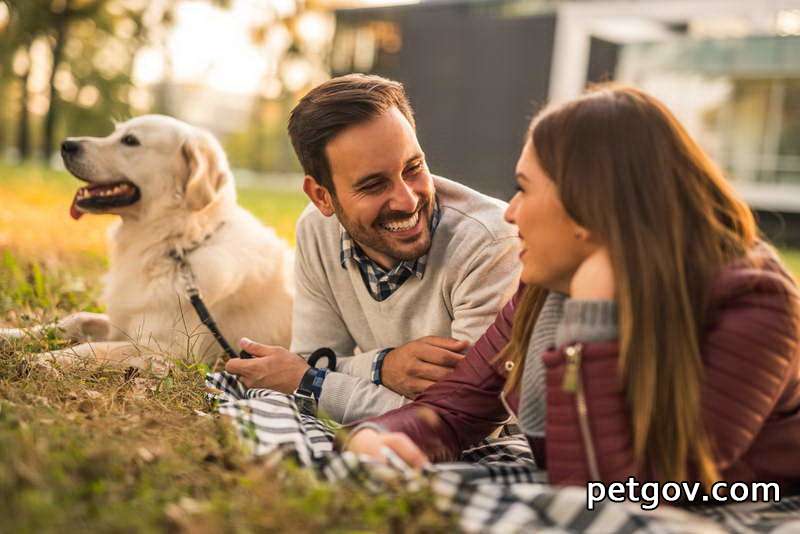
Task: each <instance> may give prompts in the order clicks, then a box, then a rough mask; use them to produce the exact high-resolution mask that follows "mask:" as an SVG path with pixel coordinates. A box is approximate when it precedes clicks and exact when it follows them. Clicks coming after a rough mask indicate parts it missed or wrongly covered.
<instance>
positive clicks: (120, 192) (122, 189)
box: [69, 180, 141, 219]
mask: <svg viewBox="0 0 800 534" xmlns="http://www.w3.org/2000/svg"><path fill="white" fill-rule="evenodd" d="M140 197H141V193H139V188H138V187H136V186H135V185H134V184H132V183H131V182H129V181H127V180H122V181H119V182H114V183H111V184H90V185H87V186H86V187H81V188H80V189H78V192H77V193H75V198H74V199H72V206H70V209H69V214H70V215H71V216H72V218H73V219H80V218H81V216H82V215H83V214H84V212H85V211H105V210H107V209H111V208H121V207H124V206H130V205H131V204H134V203H135V202H137V201H138V200H139V198H140Z"/></svg>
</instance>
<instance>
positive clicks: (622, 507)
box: [206, 373, 800, 534]
mask: <svg viewBox="0 0 800 534" xmlns="http://www.w3.org/2000/svg"><path fill="white" fill-rule="evenodd" d="M206 384H207V391H208V392H209V395H210V396H211V397H213V399H214V400H215V401H216V403H217V406H218V410H219V413H220V414H223V415H226V416H229V417H231V418H232V419H233V421H234V423H235V426H236V429H237V432H238V434H239V436H240V438H241V440H242V442H243V443H244V444H245V446H246V447H248V448H249V449H250V450H251V451H252V453H253V454H254V455H255V456H265V455H273V456H274V457H276V458H283V457H291V458H294V459H295V460H296V461H297V462H299V463H300V464H301V465H303V466H306V467H308V468H310V469H312V470H314V472H315V473H316V474H317V476H318V477H319V478H321V479H324V480H327V481H329V482H340V481H345V480H347V481H355V482H356V483H359V484H362V485H363V486H364V487H365V489H366V490H367V491H372V492H381V491H389V489H388V488H390V487H394V488H396V487H398V483H399V484H401V485H402V486H403V487H405V488H407V489H409V490H412V491H413V490H418V489H422V488H425V487H427V488H429V489H430V490H432V491H433V493H434V495H435V496H436V506H437V508H438V509H440V510H442V511H443V512H451V513H453V514H455V516H456V517H458V518H459V524H460V526H461V528H462V529H463V530H464V531H465V532H497V533H500V532H502V533H506V532H518V531H523V530H524V531H531V530H538V531H545V532H584V531H588V532H659V533H672V532H675V533H678V532H680V533H683V532H703V533H706V532H736V533H752V532H773V533H776V534H777V533H778V532H781V533H782V532H800V496H797V497H789V498H784V499H782V500H781V502H779V503H771V504H767V503H756V504H749V503H748V504H733V505H727V506H716V507H697V508H694V509H693V510H692V511H691V512H690V511H687V510H684V509H678V508H674V507H670V506H666V505H662V506H660V507H659V508H658V509H656V510H653V511H645V510H642V509H641V508H640V507H639V506H638V505H636V504H633V503H626V504H619V503H611V502H608V501H606V502H603V503H598V504H596V505H595V508H594V510H593V511H589V510H587V509H586V490H585V488H579V487H570V488H563V487H562V488H559V487H553V486H550V485H548V484H547V483H546V475H545V473H544V472H543V471H541V470H539V469H537V467H536V462H535V461H534V459H533V456H532V455H531V452H530V449H529V448H528V444H527V442H526V440H525V439H524V436H522V435H512V436H505V437H501V438H496V439H491V440H486V441H484V442H483V443H481V444H479V445H478V446H476V447H474V448H472V449H469V450H466V451H464V452H463V453H462V457H461V459H460V460H461V461H460V462H453V463H444V464H435V465H434V466H433V467H431V468H429V469H426V470H425V471H423V472H422V473H420V472H418V471H414V470H412V469H410V468H409V467H408V466H406V465H404V464H403V463H402V461H400V460H399V459H395V461H393V462H391V465H390V466H383V465H378V464H375V463H373V462H370V461H368V460H366V459H364V458H361V457H357V456H355V455H353V454H351V453H349V452H345V453H339V452H337V451H335V450H334V439H333V438H334V433H335V432H336V430H337V429H338V425H336V424H335V423H332V422H329V421H325V420H322V419H317V418H315V417H310V416H307V415H304V414H301V413H300V412H299V410H298V409H297V406H296V405H295V403H294V400H293V398H292V396H291V395H284V394H282V393H277V392H275V391H271V390H266V389H249V390H248V389H246V388H245V387H244V386H243V385H242V384H240V383H239V382H238V381H237V380H236V378H235V377H234V376H233V375H230V374H228V373H214V374H209V375H207V377H206ZM390 481H391V484H390V483H389V482H390Z"/></svg>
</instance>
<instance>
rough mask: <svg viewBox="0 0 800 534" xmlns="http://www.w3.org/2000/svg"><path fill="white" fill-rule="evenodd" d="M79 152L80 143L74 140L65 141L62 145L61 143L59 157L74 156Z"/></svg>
mask: <svg viewBox="0 0 800 534" xmlns="http://www.w3.org/2000/svg"><path fill="white" fill-rule="evenodd" d="M80 151H81V143H80V141H76V140H75V139H65V140H64V142H63V143H61V156H62V157H65V158H66V157H69V156H76V155H78V154H79V153H80Z"/></svg>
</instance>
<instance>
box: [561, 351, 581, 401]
mask: <svg viewBox="0 0 800 534" xmlns="http://www.w3.org/2000/svg"><path fill="white" fill-rule="evenodd" d="M582 348H583V347H582V346H581V344H580V343H578V344H576V345H570V346H569V347H567V348H566V350H565V351H564V354H565V356H566V360H567V366H566V368H565V369H564V378H563V380H562V382H561V389H563V390H564V391H567V392H569V393H575V391H576V390H577V389H578V373H579V372H580V368H581V349H582Z"/></svg>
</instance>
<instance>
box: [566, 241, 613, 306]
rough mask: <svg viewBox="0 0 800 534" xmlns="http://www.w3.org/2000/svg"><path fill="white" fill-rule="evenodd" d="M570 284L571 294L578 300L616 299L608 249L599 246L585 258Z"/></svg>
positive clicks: (571, 296)
mask: <svg viewBox="0 0 800 534" xmlns="http://www.w3.org/2000/svg"><path fill="white" fill-rule="evenodd" d="M569 286H570V288H569V296H570V298H573V299H576V300H614V299H615V297H616V284H615V282H614V269H613V268H612V266H611V258H610V257H609V255H608V250H607V249H606V248H605V247H598V248H597V250H595V251H594V252H592V253H591V254H590V255H589V256H588V257H587V258H586V259H585V260H583V263H581V264H580V266H579V267H578V269H577V270H576V271H575V274H574V275H572V280H571V281H570V284H569Z"/></svg>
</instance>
